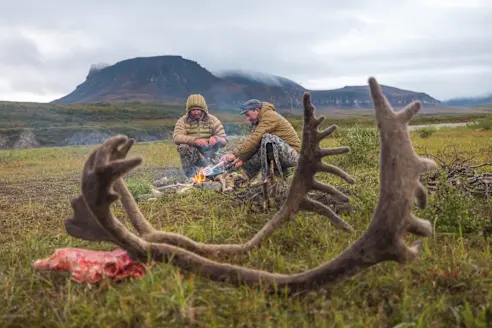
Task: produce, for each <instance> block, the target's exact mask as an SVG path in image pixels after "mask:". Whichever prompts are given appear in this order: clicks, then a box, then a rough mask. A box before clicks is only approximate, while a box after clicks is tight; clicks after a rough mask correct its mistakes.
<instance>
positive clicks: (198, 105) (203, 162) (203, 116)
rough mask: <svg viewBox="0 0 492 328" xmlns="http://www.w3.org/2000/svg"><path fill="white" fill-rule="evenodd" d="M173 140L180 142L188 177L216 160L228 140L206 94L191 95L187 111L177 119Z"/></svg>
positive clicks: (182, 160)
mask: <svg viewBox="0 0 492 328" xmlns="http://www.w3.org/2000/svg"><path fill="white" fill-rule="evenodd" d="M173 141H174V143H175V144H177V145H178V152H179V155H180V157H181V165H182V168H183V171H184V172H185V175H186V177H187V178H191V177H192V176H193V175H195V174H196V173H197V171H198V169H200V168H202V167H204V166H207V165H209V164H210V162H214V159H215V157H216V155H217V154H216V153H217V151H218V150H219V148H220V147H224V146H225V145H226V144H227V140H226V134H225V130H224V127H223V125H222V123H221V122H220V120H219V119H218V118H217V117H215V116H214V115H211V114H209V112H208V108H207V103H206V102H205V98H203V96H202V95H199V94H193V95H190V96H189V97H188V100H187V101H186V114H185V115H183V116H182V117H181V118H180V119H179V120H178V121H177V122H176V126H175V127H174V133H173Z"/></svg>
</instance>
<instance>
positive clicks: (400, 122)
mask: <svg viewBox="0 0 492 328" xmlns="http://www.w3.org/2000/svg"><path fill="white" fill-rule="evenodd" d="M369 86H370V90H371V96H372V99H373V102H374V106H375V109H376V120H377V127H378V129H379V131H380V142H381V145H380V147H381V152H380V170H379V174H380V189H379V190H380V193H379V200H378V205H377V208H376V209H375V211H374V214H373V217H372V219H371V222H370V224H369V226H368V228H367V230H366V231H364V233H363V234H362V235H361V236H360V237H359V238H358V239H357V240H356V241H355V242H354V243H353V244H352V245H350V246H349V247H348V248H347V249H346V250H344V251H343V252H342V253H341V254H340V255H339V256H337V257H336V258H334V259H333V260H331V261H328V262H326V263H323V264H321V265H320V266H318V267H316V268H313V269H311V270H307V271H305V272H302V273H299V274H292V275H285V274H277V273H271V272H266V271H260V270H254V269H249V268H245V267H241V266H234V265H229V264H225V263H219V262H214V261H211V260H209V259H207V258H204V257H202V256H199V255H197V254H195V253H193V252H190V251H187V250H185V249H182V248H180V247H176V246H172V245H169V244H165V243H154V242H149V241H146V240H144V239H143V238H140V237H138V236H136V235H135V234H133V233H132V232H130V231H129V230H128V229H126V227H124V226H123V225H122V224H121V222H119V221H118V220H116V219H115V218H114V216H113V215H112V213H111V210H110V205H111V203H112V202H114V201H116V200H117V199H118V197H119V196H118V194H117V193H115V192H114V191H113V189H112V186H113V183H114V182H115V181H117V180H118V179H120V178H121V176H122V175H124V174H125V173H127V172H128V171H130V170H132V169H133V168H135V167H136V166H138V165H139V164H140V163H141V162H142V159H141V158H131V159H114V158H115V157H118V156H116V155H117V154H119V152H120V151H121V150H118V147H119V146H121V145H123V152H125V154H126V150H125V149H126V147H129V146H128V143H127V140H128V139H127V138H126V137H122V136H118V137H113V138H111V139H109V140H108V141H106V142H105V143H104V144H103V145H102V146H101V147H100V148H98V149H97V150H96V151H95V152H94V153H93V154H92V155H91V157H90V158H89V160H88V161H87V163H86V165H85V167H84V173H83V178H82V195H83V199H82V200H83V201H85V203H86V204H87V207H88V208H89V209H90V213H91V214H92V215H93V217H94V218H95V219H96V220H97V223H98V224H100V226H101V227H102V228H103V229H104V231H106V232H107V234H108V235H109V236H110V238H108V239H109V240H110V241H112V242H114V243H116V244H117V245H119V246H120V247H122V248H123V249H125V250H127V251H128V252H129V253H130V254H132V256H134V257H136V258H138V259H139V260H141V261H147V260H148V259H149V258H150V259H153V260H155V261H165V262H169V263H172V264H173V265H176V266H177V267H179V268H181V269H184V270H186V271H191V272H195V273H197V274H199V275H202V276H205V277H208V278H210V279H212V280H215V281H227V282H232V283H246V284H249V285H256V284H260V285H263V286H265V287H267V288H269V289H272V290H274V289H276V288H282V287H288V288H289V289H291V290H305V289H312V288H316V287H317V286H320V285H325V284H335V283H337V282H340V281H341V280H343V279H346V278H348V277H350V276H352V275H354V274H356V273H358V272H360V271H361V270H363V269H365V268H367V267H370V266H372V265H375V264H377V263H380V262H383V261H397V262H400V263H407V262H411V261H414V260H416V259H417V258H418V255H419V251H420V248H421V245H422V243H421V241H417V242H415V243H414V244H413V245H412V246H407V245H406V243H405V241H404V235H405V233H407V232H410V233H413V234H416V235H420V236H429V235H431V234H432V226H431V224H430V223H429V222H428V221H425V220H422V219H420V218H417V217H416V216H414V215H413V214H412V208H413V205H414V202H415V200H416V199H417V203H418V204H419V206H420V207H424V206H425V204H426V192H425V189H424V187H423V186H422V184H421V183H420V181H419V177H420V174H421V173H422V172H424V171H426V170H430V169H433V168H435V167H436V165H435V163H434V162H433V161H431V160H429V159H424V158H420V157H418V156H417V155H416V154H415V152H414V149H413V147H412V144H411V142H410V138H409V134H408V129H407V123H408V121H409V120H410V119H411V117H412V116H413V115H414V114H415V113H416V112H417V111H418V110H419V109H420V103H418V102H414V103H412V104H410V105H408V106H407V107H406V108H405V109H404V110H402V111H401V112H398V113H397V112H395V111H393V110H392V108H391V107H390V105H389V103H388V101H387V99H386V98H385V97H384V95H383V94H382V91H381V88H380V86H379V85H378V84H377V82H376V80H375V79H374V78H370V79H369ZM321 120H322V119H316V118H315V117H314V107H313V106H312V105H311V102H310V97H309V94H305V95H304V127H303V137H304V139H303V144H302V149H301V153H302V154H301V159H300V162H299V166H298V168H297V170H296V175H295V177H294V181H293V186H294V184H295V183H299V181H300V179H301V178H302V176H303V175H304V174H306V175H307V176H311V177H312V175H311V174H314V173H312V172H314V171H317V170H319V169H320V166H319V163H315V162H314V161H313V162H306V161H308V160H309V159H314V158H321V157H322V156H323V155H326V151H323V150H320V149H319V148H318V147H317V145H318V143H319V140H320V139H321V138H322V137H323V135H324V134H328V133H329V132H323V133H319V132H317V131H316V130H315V132H313V130H312V128H313V127H315V126H319V124H320V123H321ZM314 141H316V147H314V146H313V144H314ZM115 154H116V155H115ZM308 170H312V171H311V172H309V171H308ZM324 170H332V168H329V167H325V168H324ZM301 185H302V186H304V187H303V188H306V189H307V188H308V187H309V186H313V187H314V188H318V189H320V188H323V189H325V188H326V187H321V186H319V185H318V184H317V182H315V181H313V180H308V182H307V183H306V184H301ZM292 190H293V189H291V191H290V192H289V197H290V200H291V201H297V202H298V204H299V208H300V209H304V208H308V209H313V208H314V209H317V208H319V205H318V204H316V203H315V202H312V201H310V200H307V199H306V198H305V193H303V192H304V190H298V192H293V191H292ZM339 196H340V197H343V196H342V195H339ZM287 202H288V201H287ZM282 208H283V210H284V211H285V210H286V207H285V206H283V207H282ZM281 211H282V209H281ZM277 215H279V214H277ZM282 215H287V213H284V214H282Z"/></svg>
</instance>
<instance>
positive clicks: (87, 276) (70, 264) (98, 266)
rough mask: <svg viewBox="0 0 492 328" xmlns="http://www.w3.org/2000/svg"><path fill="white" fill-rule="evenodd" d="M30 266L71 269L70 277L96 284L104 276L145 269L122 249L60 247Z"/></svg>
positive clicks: (135, 273)
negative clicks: (109, 250)
mask: <svg viewBox="0 0 492 328" xmlns="http://www.w3.org/2000/svg"><path fill="white" fill-rule="evenodd" d="M32 267H33V268H34V269H36V270H53V271H71V272H72V279H73V280H74V281H76V282H79V283H81V282H84V281H88V282H91V283H96V282H99V281H101V280H102V279H103V278H105V277H109V278H112V279H114V280H121V279H124V278H127V277H134V278H139V277H142V276H144V275H145V272H146V268H145V266H144V265H142V264H141V263H138V262H135V261H133V260H132V259H131V258H130V257H129V256H128V253H127V252H126V251H125V250H122V249H116V250H114V251H111V252H104V251H91V250H87V249H80V248H59V249H57V250H55V252H54V253H53V255H51V256H50V257H49V258H46V259H43V260H37V261H36V262H34V263H33V264H32Z"/></svg>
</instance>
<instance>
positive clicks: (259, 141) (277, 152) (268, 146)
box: [221, 99, 301, 179]
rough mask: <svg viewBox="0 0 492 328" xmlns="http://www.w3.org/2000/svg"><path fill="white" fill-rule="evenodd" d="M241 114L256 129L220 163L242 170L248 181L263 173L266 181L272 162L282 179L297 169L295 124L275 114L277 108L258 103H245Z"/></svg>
mask: <svg viewBox="0 0 492 328" xmlns="http://www.w3.org/2000/svg"><path fill="white" fill-rule="evenodd" d="M239 114H241V115H242V114H244V115H245V116H246V119H247V120H248V121H249V122H250V123H251V124H252V125H253V130H252V132H251V133H250V135H249V136H248V138H247V139H246V140H245V141H243V142H242V143H241V144H240V145H239V146H238V147H237V148H236V149H235V150H234V151H233V152H232V153H229V154H226V155H224V156H222V158H221V160H223V161H226V162H233V163H234V167H236V168H239V167H242V169H243V171H244V172H245V173H246V175H247V176H248V178H249V179H253V178H254V177H255V176H256V174H258V172H259V171H260V170H261V172H262V176H263V179H265V178H266V177H267V175H268V162H269V159H273V160H274V161H275V166H276V169H277V172H278V173H279V174H280V175H281V176H283V175H285V174H286V173H287V169H288V168H290V167H294V166H297V162H298V160H299V151H300V149H301V140H300V139H299V136H298V135H297V132H296V131H295V129H294V127H293V126H292V124H290V122H289V121H287V119H285V118H284V117H283V116H282V115H280V114H279V113H277V112H276V111H275V106H274V105H273V104H271V103H268V102H261V101H259V100H258V99H250V100H248V101H246V102H245V103H244V104H243V105H242V106H241V109H240V112H239Z"/></svg>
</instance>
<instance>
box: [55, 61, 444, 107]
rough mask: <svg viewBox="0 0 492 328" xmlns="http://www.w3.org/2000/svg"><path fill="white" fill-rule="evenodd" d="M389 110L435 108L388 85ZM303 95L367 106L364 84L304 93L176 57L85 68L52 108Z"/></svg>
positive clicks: (284, 101)
mask: <svg viewBox="0 0 492 328" xmlns="http://www.w3.org/2000/svg"><path fill="white" fill-rule="evenodd" d="M383 89H384V92H385V95H386V96H387V97H388V99H389V101H390V102H391V103H392V105H394V106H395V107H400V106H404V105H406V104H408V103H410V102H411V101H413V100H420V101H422V103H423V104H425V105H426V106H435V105H440V102H439V101H438V100H436V99H434V98H432V97H431V96H429V95H427V94H425V93H420V92H413V91H408V90H400V89H397V88H393V87H388V86H384V87H383ZM305 91H309V92H311V93H312V96H313V102H314V104H315V105H317V106H320V107H337V108H346V109H351V108H368V107H371V106H372V103H371V99H370V96H369V90H368V87H367V86H347V87H344V88H341V89H336V90H306V89H304V88H303V87H302V86H300V85H299V84H297V83H295V82H293V81H291V80H289V79H287V78H284V77H280V76H275V75H270V74H266V73H258V72H249V71H239V70H236V71H235V70H229V71H222V72H218V73H216V75H214V74H212V73H211V72H210V71H208V70H207V69H205V68H204V67H202V66H200V65H199V64H198V63H197V62H195V61H192V60H188V59H185V58H183V57H181V56H156V57H139V58H133V59H127V60H124V61H121V62H118V63H116V64H114V65H110V66H107V65H106V64H98V65H93V66H91V68H90V70H89V73H88V75H87V78H86V80H85V81H84V82H83V83H81V84H80V85H78V86H77V88H76V89H75V90H74V91H73V92H71V93H70V94H68V95H66V96H65V97H62V98H60V99H57V100H55V101H53V103H56V104H78V103H98V102H109V103H120V102H148V103H152V102H164V103H170V104H184V102H185V101H186V98H187V97H188V95H190V94H192V93H201V94H202V95H204V96H205V98H206V100H207V103H208V105H209V106H210V107H215V108H237V106H239V104H241V103H243V102H244V101H246V100H248V99H250V98H258V99H261V100H265V101H270V102H272V103H274V104H275V105H276V106H277V108H279V109H282V108H284V109H285V108H289V109H300V108H302V104H301V99H302V94H303V93H304V92H305Z"/></svg>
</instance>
